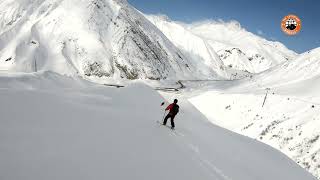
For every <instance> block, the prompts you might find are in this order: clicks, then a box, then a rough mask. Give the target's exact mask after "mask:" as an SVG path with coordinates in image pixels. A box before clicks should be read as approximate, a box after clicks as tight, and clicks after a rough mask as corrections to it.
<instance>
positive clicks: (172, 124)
mask: <svg viewBox="0 0 320 180" xmlns="http://www.w3.org/2000/svg"><path fill="white" fill-rule="evenodd" d="M174 117H175V115H172V114H170V113H169V114H168V115H167V116H166V117H165V118H164V120H163V125H166V124H167V120H168V119H169V118H170V121H171V127H173V128H174V127H175V126H174Z"/></svg>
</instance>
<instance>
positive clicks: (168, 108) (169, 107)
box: [166, 103, 173, 111]
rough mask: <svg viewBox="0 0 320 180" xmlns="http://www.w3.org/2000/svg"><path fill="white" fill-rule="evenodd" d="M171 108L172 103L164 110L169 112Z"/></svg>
mask: <svg viewBox="0 0 320 180" xmlns="http://www.w3.org/2000/svg"><path fill="white" fill-rule="evenodd" d="M172 107H173V103H172V104H170V105H169V106H168V107H167V108H166V111H168V110H171V109H172Z"/></svg>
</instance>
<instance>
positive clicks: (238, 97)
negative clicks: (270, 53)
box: [190, 48, 320, 178]
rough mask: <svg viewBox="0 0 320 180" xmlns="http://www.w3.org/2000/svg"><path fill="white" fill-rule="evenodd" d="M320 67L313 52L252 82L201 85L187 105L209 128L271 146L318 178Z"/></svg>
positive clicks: (316, 52)
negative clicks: (221, 128)
mask: <svg viewBox="0 0 320 180" xmlns="http://www.w3.org/2000/svg"><path fill="white" fill-rule="evenodd" d="M319 66H320V49H319V48H318V49H314V50H312V51H309V52H306V53H304V54H301V55H300V56H299V57H298V58H297V59H295V60H292V61H287V62H284V63H282V64H281V65H279V66H277V67H274V68H272V69H270V70H268V71H267V72H264V73H261V74H258V75H256V76H254V77H253V78H251V79H249V78H248V79H247V80H241V81H237V82H230V83H228V82H224V83H221V82H220V83H214V84H212V83H209V84H207V85H204V87H202V89H203V90H204V91H206V92H204V93H198V94H201V95H199V96H196V97H193V98H191V99H190V101H191V102H192V103H193V104H194V105H195V106H196V107H197V108H198V109H199V110H200V111H201V112H202V113H203V114H205V115H206V117H207V118H208V119H209V120H211V121H212V122H213V123H214V124H217V125H219V126H222V127H225V128H227V129H230V130H233V131H235V132H238V133H240V134H244V135H247V136H249V137H252V138H255V139H258V140H260V141H262V142H264V143H267V144H269V145H272V146H273V147H275V148H277V149H279V150H281V151H282V152H283V153H285V154H287V155H288V156H289V157H291V158H292V159H293V160H295V161H296V162H297V163H298V164H299V165H301V166H302V167H304V168H305V169H307V170H308V171H310V172H311V173H312V174H314V175H315V176H317V177H318V178H320V161H319V159H320V140H319V137H320V130H319V127H320V116H319V111H320V93H319V92H320V85H319V84H320V71H319ZM208 89H209V90H208ZM268 89H269V90H268ZM267 92H268V95H267V96H266V93H267ZM265 98H266V100H265ZM264 101H265V102H264ZM263 103H264V105H263ZM262 105H263V107H262Z"/></svg>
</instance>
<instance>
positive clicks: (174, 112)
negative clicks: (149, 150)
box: [163, 99, 179, 129]
mask: <svg viewBox="0 0 320 180" xmlns="http://www.w3.org/2000/svg"><path fill="white" fill-rule="evenodd" d="M177 103H178V100H177V99H175V100H174V101H173V103H172V104H170V105H169V106H168V107H167V108H166V111H168V110H169V113H168V114H167V116H166V117H165V118H164V120H163V125H166V124H167V120H168V119H169V118H170V120H171V129H174V127H175V125H174V117H175V116H176V115H177V114H178V112H179V106H178V104H177Z"/></svg>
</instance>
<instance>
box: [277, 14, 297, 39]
mask: <svg viewBox="0 0 320 180" xmlns="http://www.w3.org/2000/svg"><path fill="white" fill-rule="evenodd" d="M281 29H282V31H283V32H284V33H286V34H288V35H295V34H297V33H298V32H299V31H300V30H301V20H300V18H298V16H296V15H293V14H289V15H287V16H286V17H284V18H283V19H282V21H281Z"/></svg>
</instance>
